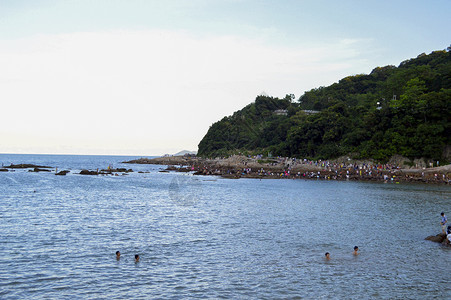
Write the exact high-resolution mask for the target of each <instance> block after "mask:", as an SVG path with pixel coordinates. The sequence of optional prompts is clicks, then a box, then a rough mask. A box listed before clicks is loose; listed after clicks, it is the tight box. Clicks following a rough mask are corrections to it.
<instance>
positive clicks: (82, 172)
mask: <svg viewBox="0 0 451 300" xmlns="http://www.w3.org/2000/svg"><path fill="white" fill-rule="evenodd" d="M79 174H80V175H99V172H97V171H89V170H81V171H80V173H79Z"/></svg>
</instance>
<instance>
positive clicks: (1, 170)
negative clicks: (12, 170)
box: [0, 168, 8, 172]
mask: <svg viewBox="0 0 451 300" xmlns="http://www.w3.org/2000/svg"><path fill="white" fill-rule="evenodd" d="M0 172H8V169H4V168H2V169H0Z"/></svg>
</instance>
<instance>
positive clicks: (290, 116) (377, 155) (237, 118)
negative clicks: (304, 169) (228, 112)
mask: <svg viewBox="0 0 451 300" xmlns="http://www.w3.org/2000/svg"><path fill="white" fill-rule="evenodd" d="M450 50H451V48H450V47H449V48H448V51H445V50H443V51H434V52H432V53H431V54H429V55H426V54H420V55H419V56H418V57H417V58H414V59H409V60H406V61H403V62H402V63H401V64H400V65H399V66H398V67H395V66H386V67H378V68H375V69H374V70H373V71H372V72H371V73H370V74H368V75H365V74H361V75H355V76H348V77H346V78H343V79H341V80H340V81H339V82H338V83H334V84H332V85H330V86H328V87H319V88H317V89H313V90H310V91H308V92H306V93H304V95H302V96H301V97H300V98H299V99H298V100H297V101H294V99H293V97H292V96H291V95H287V96H286V97H285V98H284V99H278V98H274V97H268V96H258V97H257V98H256V99H255V102H253V103H251V104H249V105H247V106H246V107H244V108H243V109H242V110H240V111H237V112H235V113H234V114H233V115H232V116H228V117H224V118H223V119H222V120H220V121H218V122H216V123H214V124H213V125H212V126H211V127H210V129H209V130H208V132H207V134H206V135H205V136H204V138H203V139H202V141H201V142H200V143H199V151H198V154H199V155H201V156H221V155H227V154H232V153H236V152H242V153H249V154H250V153H253V154H265V155H267V154H268V153H271V154H272V155H280V156H291V157H309V158H321V159H332V158H336V157H339V156H342V155H352V156H353V157H354V158H373V159H376V160H379V161H386V160H388V159H389V158H390V157H391V156H392V155H395V154H399V155H402V156H405V157H408V158H411V159H414V158H426V159H435V160H443V159H449V158H447V157H445V156H446V155H445V154H444V150H445V149H447V146H448V147H449V145H451V52H450Z"/></svg>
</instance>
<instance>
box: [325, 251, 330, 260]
mask: <svg viewBox="0 0 451 300" xmlns="http://www.w3.org/2000/svg"><path fill="white" fill-rule="evenodd" d="M324 255H325V256H326V260H330V253H329V252H326V254H324Z"/></svg>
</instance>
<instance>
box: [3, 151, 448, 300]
mask: <svg viewBox="0 0 451 300" xmlns="http://www.w3.org/2000/svg"><path fill="white" fill-rule="evenodd" d="M131 158H133V157H117V156H57V155H0V162H2V163H3V164H4V165H9V164H10V163H34V164H43V165H50V166H53V167H58V169H59V170H62V169H71V170H72V172H71V173H70V174H68V175H67V176H55V175H54V174H53V173H29V172H27V171H25V170H17V171H16V172H8V173H3V172H0V195H1V196H0V217H1V219H0V298H2V299H26V298H49V299H69V298H70V299H72V298H79V299H128V298H138V299H153V298H160V299H181V298H213V299H216V298H225V299H242V298H255V299H257V298H258V299H278V298H289V299H293V298H299V299H301V298H308V299H311V298H313V299H317V298H325V299H329V298H351V299H361V298H363V299H368V298H385V299H388V298H398V299H433V298H438V299H446V298H448V299H449V298H450V297H451V285H450V267H451V248H446V247H443V246H441V245H439V244H436V243H432V242H429V241H425V240H424V238H425V237H426V236H428V235H432V234H437V233H438V232H439V231H440V227H439V221H440V218H439V214H440V212H441V211H442V210H444V211H445V212H448V216H449V217H451V189H450V187H449V186H434V185H413V184H409V185H400V184H379V183H378V184H374V183H357V182H334V181H313V180H312V181H304V180H262V181H260V180H252V179H240V180H227V179H221V178H217V177H197V176H192V175H189V174H180V173H159V172H158V171H159V170H160V169H162V167H161V166H151V165H122V164H121V163H120V162H121V161H124V160H128V159H131ZM109 164H113V166H114V167H127V168H129V167H130V168H132V169H134V170H135V171H139V170H141V171H148V172H149V173H137V172H134V173H132V174H130V175H128V176H83V175H77V174H74V173H75V172H76V171H77V170H80V169H82V168H88V169H96V168H106V167H107V166H108V165H109ZM450 219H451V218H450ZM355 245H358V246H359V247H360V249H361V254H360V255H359V256H357V257H354V256H353V255H352V249H353V247H354V246H355ZM116 250H119V251H121V252H122V258H121V259H120V260H119V261H117V260H116V258H115V254H114V253H115V252H116ZM326 251H327V252H330V253H331V257H332V259H331V260H330V261H325V260H324V253H325V252H326ZM135 254H139V255H140V257H141V261H140V262H139V263H135V262H134V258H133V257H134V255H135Z"/></svg>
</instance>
